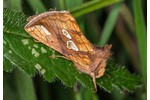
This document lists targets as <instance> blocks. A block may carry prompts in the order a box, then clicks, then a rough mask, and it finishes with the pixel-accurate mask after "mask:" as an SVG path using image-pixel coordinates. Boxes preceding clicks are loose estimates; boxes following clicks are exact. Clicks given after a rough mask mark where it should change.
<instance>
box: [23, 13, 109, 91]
mask: <svg viewBox="0 0 150 100" xmlns="http://www.w3.org/2000/svg"><path fill="white" fill-rule="evenodd" d="M28 21H29V22H28V23H27V24H26V26H25V27H24V29H25V30H26V31H27V32H28V33H29V34H30V35H31V36H32V37H33V38H35V39H36V40H37V41H39V42H41V43H43V44H45V45H47V46H49V47H50V48H52V49H54V50H56V51H58V52H60V53H61V54H63V55H64V57H63V58H66V59H68V60H72V61H73V62H74V64H75V66H76V68H77V69H78V70H79V71H81V72H83V73H86V74H88V75H90V76H91V77H92V78H93V82H94V87H95V90H96V89H97V88H96V78H99V77H101V76H102V75H103V74H104V72H105V67H106V61H107V59H108V58H109V56H110V49H111V45H106V46H104V48H97V47H94V46H93V45H92V44H91V43H90V42H89V41H88V40H87V39H86V38H85V36H84V35H83V33H82V32H81V31H80V28H79V26H78V24H77V22H76V21H75V19H74V17H73V16H72V15H71V14H70V13H69V12H68V11H49V12H45V13H42V14H38V15H34V16H32V17H29V18H28ZM59 57H60V56H59ZM61 57H62V56H61Z"/></svg>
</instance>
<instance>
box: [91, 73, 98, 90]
mask: <svg viewBox="0 0 150 100" xmlns="http://www.w3.org/2000/svg"><path fill="white" fill-rule="evenodd" d="M91 76H92V78H93V83H94V92H97V85H96V77H95V73H91Z"/></svg>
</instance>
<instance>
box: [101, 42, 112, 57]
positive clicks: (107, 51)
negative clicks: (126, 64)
mask: <svg viewBox="0 0 150 100" xmlns="http://www.w3.org/2000/svg"><path fill="white" fill-rule="evenodd" d="M111 47H112V45H111V44H110V45H108V44H107V45H105V46H104V48H103V51H104V57H103V58H105V59H108V58H109V57H110V56H111V52H110V49H111Z"/></svg>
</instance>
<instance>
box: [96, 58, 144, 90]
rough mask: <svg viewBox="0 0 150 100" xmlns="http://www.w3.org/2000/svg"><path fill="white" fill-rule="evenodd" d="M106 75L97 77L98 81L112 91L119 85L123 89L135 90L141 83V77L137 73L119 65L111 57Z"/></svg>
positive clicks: (104, 87) (105, 88)
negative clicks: (131, 72) (132, 72)
mask: <svg viewBox="0 0 150 100" xmlns="http://www.w3.org/2000/svg"><path fill="white" fill-rule="evenodd" d="M107 65H108V66H107V68H106V72H105V75H104V76H102V77H101V78H99V79H97V83H98V85H99V86H100V87H102V88H103V89H104V90H106V91H109V92H111V91H112V90H113V88H115V87H117V88H118V89H120V91H122V90H127V91H129V92H133V90H135V89H136V88H137V87H139V86H140V84H141V79H140V77H139V76H137V75H135V74H130V73H129V72H128V71H127V70H126V69H125V67H123V66H120V65H117V64H115V63H114V61H112V59H110V60H109V61H108V64H107Z"/></svg>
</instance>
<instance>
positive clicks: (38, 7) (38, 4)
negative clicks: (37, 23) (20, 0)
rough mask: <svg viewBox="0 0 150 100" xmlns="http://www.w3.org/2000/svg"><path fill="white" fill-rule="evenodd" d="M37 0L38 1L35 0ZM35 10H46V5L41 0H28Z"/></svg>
mask: <svg viewBox="0 0 150 100" xmlns="http://www.w3.org/2000/svg"><path fill="white" fill-rule="evenodd" d="M35 1H36V2H35ZM27 2H28V3H29V5H30V6H31V8H32V9H33V11H34V12H44V11H46V8H45V6H44V5H43V4H42V1H41V0H27Z"/></svg>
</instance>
